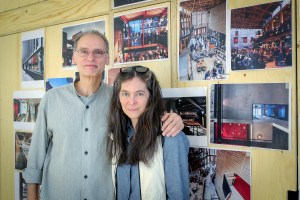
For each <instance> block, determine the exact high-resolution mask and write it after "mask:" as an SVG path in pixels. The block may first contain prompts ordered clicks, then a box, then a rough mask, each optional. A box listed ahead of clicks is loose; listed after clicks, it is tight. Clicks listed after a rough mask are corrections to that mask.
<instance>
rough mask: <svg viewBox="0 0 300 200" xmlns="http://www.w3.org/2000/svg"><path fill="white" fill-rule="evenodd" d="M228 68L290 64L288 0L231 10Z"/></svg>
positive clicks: (290, 26) (286, 65)
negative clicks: (229, 66)
mask: <svg viewBox="0 0 300 200" xmlns="http://www.w3.org/2000/svg"><path fill="white" fill-rule="evenodd" d="M230 27H231V30H230V44H231V70H255V69H274V68H277V69H278V68H284V67H291V66H292V10H291V0H284V1H277V2H272V3H267V4H260V5H256V6H251V7H245V8H238V9H233V10H231V25H230Z"/></svg>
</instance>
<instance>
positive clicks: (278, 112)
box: [210, 83, 291, 150]
mask: <svg viewBox="0 0 300 200" xmlns="http://www.w3.org/2000/svg"><path fill="white" fill-rule="evenodd" d="M210 96H211V100H210V141H211V143H217V144H231V145H241V146H249V147H260V148H267V149H280V150H290V148H291V141H290V140H291V124H290V119H291V117H290V113H291V106H290V101H291V97H290V84H289V83H252V84H213V85H212V86H211V95H210Z"/></svg>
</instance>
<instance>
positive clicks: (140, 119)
mask: <svg viewBox="0 0 300 200" xmlns="http://www.w3.org/2000/svg"><path fill="white" fill-rule="evenodd" d="M112 96H113V97H112V101H111V105H110V110H109V121H108V127H109V128H108V132H109V137H108V140H107V153H108V157H109V158H110V159H112V164H113V169H112V170H113V172H112V174H113V175H112V176H113V179H114V181H115V186H116V187H115V191H116V196H117V199H134V200H138V199H155V200H157V199H159V200H160V199H188V198H189V172H188V151H189V141H188V139H187V137H186V136H185V134H184V133H183V132H180V133H179V134H178V135H177V136H175V137H163V136H162V135H161V116H162V115H163V113H164V106H163V101H162V95H161V88H160V86H159V83H158V81H157V79H156V77H155V75H154V73H153V72H151V71H150V70H149V69H148V68H146V67H143V66H134V67H126V68H122V69H121V70H120V73H119V74H118V76H117V78H116V80H115V82H114V86H113V95H112Z"/></svg>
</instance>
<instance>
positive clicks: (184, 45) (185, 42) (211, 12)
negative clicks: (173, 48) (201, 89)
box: [178, 0, 226, 81]
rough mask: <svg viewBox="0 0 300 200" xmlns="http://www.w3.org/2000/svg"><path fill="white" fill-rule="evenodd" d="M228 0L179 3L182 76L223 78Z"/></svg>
mask: <svg viewBox="0 0 300 200" xmlns="http://www.w3.org/2000/svg"><path fill="white" fill-rule="evenodd" d="M225 24H226V0H188V1H181V2H180V6H179V65H178V71H179V79H180V80H181V81H186V80H211V79H224V78H226V76H225V71H226V45H225V44H226V42H225V38H226V26H225Z"/></svg>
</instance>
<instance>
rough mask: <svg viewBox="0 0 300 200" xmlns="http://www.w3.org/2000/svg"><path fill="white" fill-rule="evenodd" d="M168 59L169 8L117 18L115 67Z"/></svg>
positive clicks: (115, 26)
mask: <svg viewBox="0 0 300 200" xmlns="http://www.w3.org/2000/svg"><path fill="white" fill-rule="evenodd" d="M168 57H169V56H168V8H167V7H164V8H155V9H151V10H144V11H139V12H135V13H128V14H126V15H122V16H119V17H115V19H114V62H115V63H124V62H135V61H145V60H156V59H166V58H168Z"/></svg>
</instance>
